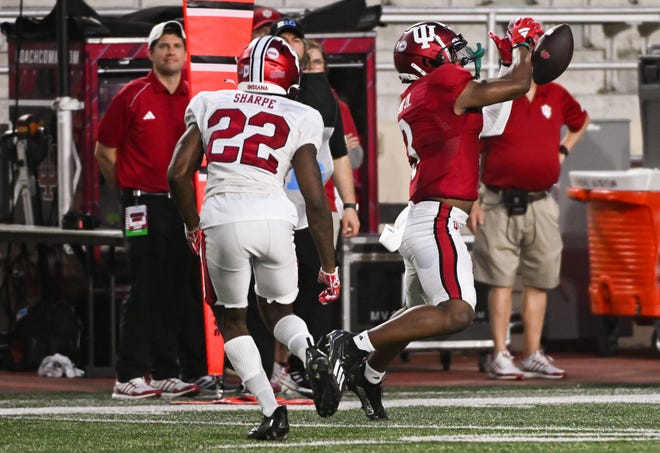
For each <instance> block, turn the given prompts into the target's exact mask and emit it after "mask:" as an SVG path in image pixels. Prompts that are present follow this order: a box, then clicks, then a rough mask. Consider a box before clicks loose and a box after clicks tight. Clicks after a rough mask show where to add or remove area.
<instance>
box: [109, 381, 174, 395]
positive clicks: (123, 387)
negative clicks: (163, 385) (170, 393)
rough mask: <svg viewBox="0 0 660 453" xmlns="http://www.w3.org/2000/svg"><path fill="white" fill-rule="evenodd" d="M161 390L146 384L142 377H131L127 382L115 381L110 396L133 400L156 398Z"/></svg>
mask: <svg viewBox="0 0 660 453" xmlns="http://www.w3.org/2000/svg"><path fill="white" fill-rule="evenodd" d="M162 393H163V392H161V391H160V390H159V389H157V388H154V387H152V386H150V385H149V384H147V382H146V381H145V380H144V378H141V377H139V378H133V379H131V380H130V381H128V382H119V381H117V382H115V386H114V388H113V389H112V398H113V399H116V400H134V399H141V398H158V397H159V396H161V394H162Z"/></svg>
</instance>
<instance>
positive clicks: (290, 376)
mask: <svg viewBox="0 0 660 453" xmlns="http://www.w3.org/2000/svg"><path fill="white" fill-rule="evenodd" d="M280 384H282V387H284V388H283V390H284V391H285V393H294V394H299V395H301V396H302V397H304V398H312V397H313V396H314V390H313V389H312V384H311V383H310V382H309V378H308V377H307V371H306V370H305V365H304V364H303V363H302V360H300V359H299V358H298V357H296V356H295V355H290V356H289V360H288V363H287V365H286V366H285V367H284V369H283V370H282V373H281V374H280Z"/></svg>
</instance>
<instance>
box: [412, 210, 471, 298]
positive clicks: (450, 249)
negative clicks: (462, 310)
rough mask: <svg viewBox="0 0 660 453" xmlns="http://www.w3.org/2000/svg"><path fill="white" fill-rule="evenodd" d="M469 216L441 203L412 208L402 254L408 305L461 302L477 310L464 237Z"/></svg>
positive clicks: (469, 260)
mask: <svg viewBox="0 0 660 453" xmlns="http://www.w3.org/2000/svg"><path fill="white" fill-rule="evenodd" d="M467 217H468V215H467V214H466V213H465V212H463V211H461V210H460V209H458V208H454V207H452V206H450V205H446V204H442V203H440V202H438V201H421V202H419V203H417V204H415V205H413V206H412V207H411V208H410V212H409V214H408V222H407V224H406V229H405V231H404V233H403V240H402V242H401V247H399V253H400V254H401V256H402V257H403V261H404V264H405V267H406V273H405V284H406V305H407V306H408V307H413V306H416V305H423V304H427V305H438V304H440V303H442V302H446V301H448V300H451V299H461V300H464V301H465V302H467V303H468V304H470V305H471V306H472V308H474V307H475V306H476V304H477V294H476V291H475V289H474V277H473V275H472V259H471V258H470V253H469V251H468V249H467V246H466V245H465V242H464V241H463V237H462V236H461V227H463V226H464V225H465V222H466V221H467Z"/></svg>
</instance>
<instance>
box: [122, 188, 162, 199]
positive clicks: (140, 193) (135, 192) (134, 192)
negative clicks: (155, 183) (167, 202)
mask: <svg viewBox="0 0 660 453" xmlns="http://www.w3.org/2000/svg"><path fill="white" fill-rule="evenodd" d="M121 196H122V197H129V198H131V197H132V198H139V197H151V196H154V197H167V198H171V195H170V193H169V192H145V191H144V190H140V189H124V190H122V191H121Z"/></svg>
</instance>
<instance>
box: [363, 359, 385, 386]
mask: <svg viewBox="0 0 660 453" xmlns="http://www.w3.org/2000/svg"><path fill="white" fill-rule="evenodd" d="M364 377H365V379H366V380H367V382H370V383H372V384H380V383H381V382H383V378H384V377H385V372H384V371H376V370H374V369H373V368H371V367H370V366H369V363H366V364H365V367H364Z"/></svg>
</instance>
